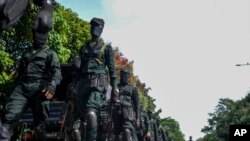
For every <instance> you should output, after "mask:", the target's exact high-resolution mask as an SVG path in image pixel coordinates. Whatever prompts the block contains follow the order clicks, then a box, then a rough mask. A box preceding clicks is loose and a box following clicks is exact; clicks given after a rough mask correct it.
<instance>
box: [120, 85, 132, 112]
mask: <svg viewBox="0 0 250 141" xmlns="http://www.w3.org/2000/svg"><path fill="white" fill-rule="evenodd" d="M133 90H134V87H133V86H131V85H126V86H119V96H120V101H121V104H122V106H125V107H132V106H133V100H132V96H133Z"/></svg>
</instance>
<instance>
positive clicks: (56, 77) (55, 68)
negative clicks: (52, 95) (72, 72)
mask: <svg viewBox="0 0 250 141" xmlns="http://www.w3.org/2000/svg"><path fill="white" fill-rule="evenodd" d="M49 70H50V71H51V72H50V73H51V82H49V84H48V89H49V90H50V91H52V92H55V90H56V86H57V85H59V84H60V82H61V80H62V75H61V67H60V62H59V59H58V57H57V54H56V53H55V52H53V53H52V54H51V59H50V69H49Z"/></svg>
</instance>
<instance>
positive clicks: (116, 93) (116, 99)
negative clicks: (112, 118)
mask: <svg viewBox="0 0 250 141" xmlns="http://www.w3.org/2000/svg"><path fill="white" fill-rule="evenodd" d="M112 95H113V100H114V103H115V105H119V104H120V99H119V91H118V90H117V89H112Z"/></svg>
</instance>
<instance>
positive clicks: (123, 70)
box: [120, 68, 130, 74]
mask: <svg viewBox="0 0 250 141" xmlns="http://www.w3.org/2000/svg"><path fill="white" fill-rule="evenodd" d="M120 73H127V74H130V70H129V69H128V68H122V69H121V71H120Z"/></svg>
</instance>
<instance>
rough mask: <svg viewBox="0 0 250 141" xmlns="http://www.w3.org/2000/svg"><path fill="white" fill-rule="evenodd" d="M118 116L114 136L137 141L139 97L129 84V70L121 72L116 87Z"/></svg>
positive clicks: (135, 89)
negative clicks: (118, 98) (118, 104)
mask: <svg viewBox="0 0 250 141" xmlns="http://www.w3.org/2000/svg"><path fill="white" fill-rule="evenodd" d="M118 88H119V97H120V115H119V116H118V118H117V119H116V120H117V121H116V122H115V124H116V125H115V126H116V129H115V130H117V131H115V132H116V133H115V134H116V135H117V136H119V134H122V140H123V141H138V138H137V133H136V129H135V127H134V126H137V123H138V122H139V95H138V90H137V88H136V87H134V86H133V85H131V84H130V83H129V70H128V69H124V68H123V69H122V70H121V83H120V84H119V85H118Z"/></svg>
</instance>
